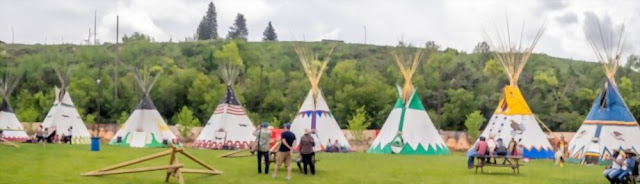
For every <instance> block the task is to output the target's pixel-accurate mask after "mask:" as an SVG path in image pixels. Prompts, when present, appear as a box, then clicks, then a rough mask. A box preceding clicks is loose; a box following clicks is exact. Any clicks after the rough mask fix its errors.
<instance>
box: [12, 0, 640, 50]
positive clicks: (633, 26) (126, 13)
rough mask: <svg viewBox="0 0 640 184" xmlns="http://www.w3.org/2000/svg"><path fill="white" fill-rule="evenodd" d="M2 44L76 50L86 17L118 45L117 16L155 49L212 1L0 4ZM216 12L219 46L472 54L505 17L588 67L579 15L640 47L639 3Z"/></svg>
mask: <svg viewBox="0 0 640 184" xmlns="http://www.w3.org/2000/svg"><path fill="white" fill-rule="evenodd" d="M0 2H1V3H0V4H2V6H0V40H3V41H10V40H11V27H14V29H15V30H16V42H20V43H39V42H43V41H44V40H45V38H47V42H49V43H51V42H55V43H59V42H60V41H61V39H62V37H64V39H65V41H67V42H69V41H71V42H73V43H81V41H82V40H83V39H86V38H87V34H88V33H87V31H88V29H89V28H93V11H94V10H96V9H97V10H98V27H99V28H98V37H99V38H100V39H101V40H102V41H106V42H113V41H115V40H114V39H115V16H116V15H120V30H121V35H124V34H131V33H133V32H135V31H137V32H142V33H145V34H148V35H150V36H152V37H154V38H155V39H156V40H158V41H166V40H169V39H173V40H183V39H184V38H185V37H191V36H193V34H194V33H195V29H196V27H197V25H198V23H199V21H200V19H201V18H202V16H203V15H204V13H205V12H206V10H207V5H208V3H209V1H207V0H193V1H191V0H190V1H174V0H155V1H146V0H116V1H98V0H68V1H67V0H53V1H52V0H34V1H10V0H0ZM214 3H215V5H216V9H217V12H218V33H219V35H220V36H222V37H224V36H226V34H227V32H228V28H229V27H230V26H231V25H232V24H233V20H234V19H235V17H236V15H237V13H242V14H244V15H245V18H246V19H247V24H248V28H249V40H251V41H259V40H261V38H262V32H263V30H264V28H265V27H266V25H267V23H268V21H272V22H273V25H274V27H275V29H276V31H277V33H278V36H279V39H280V40H303V39H306V40H319V39H322V38H328V39H341V40H345V41H346V42H357V43H361V42H363V41H364V28H363V27H364V26H366V27H367V43H369V44H378V45H395V44H397V42H398V41H399V39H401V38H403V39H404V40H405V41H406V42H409V43H413V44H414V45H422V44H423V43H424V42H426V41H429V40H433V41H435V42H436V43H437V44H440V45H442V47H452V48H457V49H460V50H465V51H471V50H472V49H473V47H474V46H475V45H476V43H478V42H480V41H482V40H484V39H485V36H484V34H483V31H484V30H493V29H494V24H498V25H501V24H504V18H505V15H508V16H509V19H510V22H511V24H512V26H511V27H512V28H513V31H514V32H517V30H519V28H520V26H521V25H522V23H523V22H524V23H526V29H527V32H534V31H531V30H535V29H537V28H538V26H539V25H541V24H542V23H543V22H545V21H547V23H548V27H547V31H546V32H545V35H543V37H542V38H541V40H540V42H539V44H538V46H537V47H536V49H535V52H543V53H547V54H549V55H553V56H559V57H567V58H575V59H586V60H595V57H594V54H593V53H592V51H591V49H590V48H589V46H588V45H587V42H586V39H585V36H584V33H583V31H582V26H583V25H584V24H585V12H593V13H594V14H595V15H597V16H598V17H610V19H611V20H612V21H614V22H615V23H621V22H625V23H626V25H627V30H628V34H627V35H628V37H627V39H628V41H627V43H629V45H630V49H629V50H628V52H627V53H635V54H640V53H638V52H639V50H638V49H636V48H638V47H637V46H635V47H634V45H632V44H634V43H640V37H638V36H636V35H635V34H630V33H634V32H637V31H640V13H637V11H636V10H635V9H636V8H637V7H640V2H639V1H635V0H625V1H622V0H621V1H600V0H562V1H557V0H538V1H529V0H430V1H420V0H406V1H387V0H350V1H341V0H326V1H306V0H302V1H291V0H241V1H238V0H214Z"/></svg>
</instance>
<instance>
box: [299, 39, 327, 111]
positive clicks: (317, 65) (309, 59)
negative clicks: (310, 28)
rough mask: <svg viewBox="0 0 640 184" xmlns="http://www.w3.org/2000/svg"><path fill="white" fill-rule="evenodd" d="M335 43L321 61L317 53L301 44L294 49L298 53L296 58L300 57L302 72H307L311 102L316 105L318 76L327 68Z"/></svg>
mask: <svg viewBox="0 0 640 184" xmlns="http://www.w3.org/2000/svg"><path fill="white" fill-rule="evenodd" d="M334 48H335V45H333V46H331V49H330V50H329V53H328V54H327V56H326V57H324V59H323V60H322V61H320V60H319V59H318V54H315V53H313V51H311V50H309V49H308V48H306V47H304V46H302V45H296V46H295V48H294V50H295V52H296V54H297V55H298V59H300V63H301V64H302V68H303V69H304V72H305V73H306V74H307V78H309V82H311V93H312V95H313V104H314V106H315V105H316V100H317V99H318V94H319V87H318V84H319V83H320V78H321V77H322V74H323V73H324V71H325V70H326V69H327V64H329V60H330V59H331V53H333V49H334Z"/></svg>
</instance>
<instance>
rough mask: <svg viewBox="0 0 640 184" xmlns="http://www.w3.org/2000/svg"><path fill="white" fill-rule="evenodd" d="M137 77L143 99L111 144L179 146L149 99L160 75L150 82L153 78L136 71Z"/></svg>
mask: <svg viewBox="0 0 640 184" xmlns="http://www.w3.org/2000/svg"><path fill="white" fill-rule="evenodd" d="M146 73H148V72H146ZM135 77H136V81H137V83H138V87H140V90H141V91H142V99H140V102H139V103H138V105H137V106H136V109H135V110H134V111H133V113H131V116H129V119H127V121H126V122H125V123H124V125H122V127H120V130H118V132H117V133H116V134H115V135H114V136H113V138H112V139H111V141H110V142H109V144H111V145H117V146H126V147H166V146H168V145H167V144H169V143H170V142H171V143H175V144H178V140H177V138H176V136H175V135H174V134H173V132H171V130H169V126H167V123H165V122H164V119H163V118H162V116H161V115H160V112H158V110H157V109H156V106H155V105H153V102H152V101H151V98H149V92H150V91H151V89H152V88H153V85H154V84H155V83H156V81H157V80H158V77H160V73H157V74H156V76H154V77H153V79H152V80H150V79H151V77H149V76H147V75H145V76H141V75H140V73H139V72H138V71H137V70H136V76H135ZM165 141H166V142H165ZM165 143H166V144H165Z"/></svg>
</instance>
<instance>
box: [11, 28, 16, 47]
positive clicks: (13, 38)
mask: <svg viewBox="0 0 640 184" xmlns="http://www.w3.org/2000/svg"><path fill="white" fill-rule="evenodd" d="M15 39H16V33H15V32H13V26H11V44H15Z"/></svg>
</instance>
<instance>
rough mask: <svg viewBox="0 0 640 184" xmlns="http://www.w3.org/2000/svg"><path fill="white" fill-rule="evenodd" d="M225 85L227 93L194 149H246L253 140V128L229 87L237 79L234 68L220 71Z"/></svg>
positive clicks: (236, 70) (194, 144)
mask: <svg viewBox="0 0 640 184" xmlns="http://www.w3.org/2000/svg"><path fill="white" fill-rule="evenodd" d="M221 71H222V72H221V73H222V78H223V79H224V81H225V83H226V84H227V93H226V94H225V95H224V97H222V99H221V100H220V103H218V106H217V107H216V110H215V111H214V112H213V115H211V118H209V121H208V122H207V124H206V125H205V127H204V128H203V129H202V132H200V135H199V136H198V138H196V140H195V142H194V143H193V147H196V148H208V149H223V148H225V149H247V148H249V145H250V144H251V142H253V141H254V140H255V137H254V136H253V135H252V132H253V130H254V129H255V127H254V126H253V123H252V122H251V120H250V119H249V116H247V113H246V112H245V110H244V108H243V107H242V105H241V104H240V101H239V100H238V98H237V97H236V94H235V92H234V91H233V88H232V87H231V85H233V83H234V81H235V79H236V78H237V77H238V74H239V72H238V69H237V68H236V67H232V66H227V67H225V68H223V69H222V70H221Z"/></svg>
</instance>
